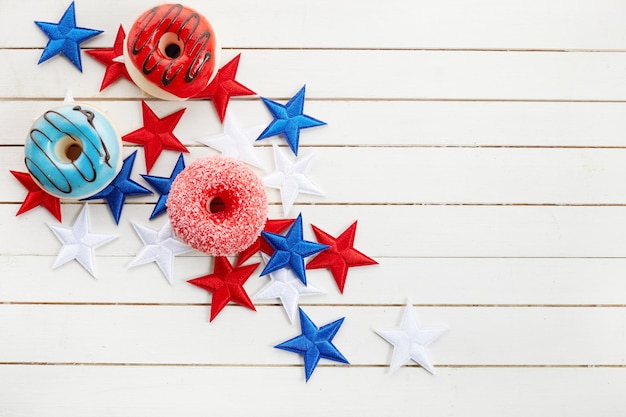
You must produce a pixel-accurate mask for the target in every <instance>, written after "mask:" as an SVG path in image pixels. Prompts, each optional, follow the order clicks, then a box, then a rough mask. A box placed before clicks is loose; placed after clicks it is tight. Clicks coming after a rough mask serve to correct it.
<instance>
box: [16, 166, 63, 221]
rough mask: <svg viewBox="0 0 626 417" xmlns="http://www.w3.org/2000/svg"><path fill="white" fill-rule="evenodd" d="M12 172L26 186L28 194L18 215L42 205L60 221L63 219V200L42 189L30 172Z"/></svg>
mask: <svg viewBox="0 0 626 417" xmlns="http://www.w3.org/2000/svg"><path fill="white" fill-rule="evenodd" d="M11 174H13V176H14V177H15V178H16V179H17V180H18V181H19V182H20V183H21V184H22V185H23V186H24V188H26V190H27V191H28V194H26V197H25V198H24V202H23V203H22V205H21V206H20V209H19V210H18V211H17V214H16V216H19V215H20V214H22V213H26V212H27V211H28V210H32V209H34V208H35V207H39V206H42V207H43V208H45V209H46V210H48V211H49V212H50V213H51V214H52V215H53V216H54V217H55V218H56V219H57V220H58V221H61V200H59V198H58V197H55V196H53V195H52V194H48V193H47V192H45V191H44V190H42V189H41V188H40V187H39V185H37V183H36V182H35V180H34V179H33V177H31V176H30V174H29V173H28V172H17V171H11Z"/></svg>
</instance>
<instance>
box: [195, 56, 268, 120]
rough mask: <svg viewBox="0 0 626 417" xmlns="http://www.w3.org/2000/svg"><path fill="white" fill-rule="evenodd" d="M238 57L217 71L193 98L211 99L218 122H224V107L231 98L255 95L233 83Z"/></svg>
mask: <svg viewBox="0 0 626 417" xmlns="http://www.w3.org/2000/svg"><path fill="white" fill-rule="evenodd" d="M239 57H241V54H239V55H237V56H236V57H234V58H233V59H231V60H230V61H229V62H228V63H227V64H226V65H224V66H223V67H222V68H220V69H219V71H217V74H216V75H215V78H213V81H211V82H210V83H209V85H207V86H206V88H205V89H204V90H202V91H201V92H200V94H198V95H197V96H196V97H194V98H200V99H211V101H212V102H213V107H215V111H217V115H218V116H219V118H220V122H224V116H225V115H226V107H227V106H228V102H229V101H230V98H231V97H236V96H251V95H253V94H256V93H255V92H254V91H252V90H250V89H249V88H248V87H245V86H244V85H242V84H241V83H239V82H238V81H235V76H236V75H237V67H238V66H239Z"/></svg>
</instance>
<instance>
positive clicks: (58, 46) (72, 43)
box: [35, 2, 102, 72]
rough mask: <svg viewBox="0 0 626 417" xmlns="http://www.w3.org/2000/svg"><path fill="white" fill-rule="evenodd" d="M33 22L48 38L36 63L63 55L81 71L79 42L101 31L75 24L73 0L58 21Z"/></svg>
mask: <svg viewBox="0 0 626 417" xmlns="http://www.w3.org/2000/svg"><path fill="white" fill-rule="evenodd" d="M35 24H36V25H37V26H38V27H39V29H41V30H42V31H43V33H45V34H46V36H47V37H48V38H49V40H48V44H47V45H46V47H45V48H44V50H43V53H42V54H41V58H39V62H37V64H41V63H42V62H44V61H47V60H49V59H50V58H52V57H53V56H55V55H58V54H61V55H65V57H67V59H69V60H70V62H71V63H72V64H74V66H75V67H76V68H78V69H79V70H80V72H82V71H83V66H82V63H81V61H80V44H81V42H84V41H86V40H87V39H90V38H93V37H94V36H96V35H99V34H101V33H102V31H101V30H96V29H87V28H81V27H77V26H76V14H75V13H74V2H72V4H70V5H69V7H68V8H67V10H65V13H63V17H61V20H59V23H50V22H37V21H35Z"/></svg>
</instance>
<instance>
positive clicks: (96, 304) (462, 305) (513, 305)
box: [0, 301, 626, 308]
mask: <svg viewBox="0 0 626 417" xmlns="http://www.w3.org/2000/svg"><path fill="white" fill-rule="evenodd" d="M0 304H2V305H5V306H10V305H15V306H89V307H110V306H119V307H203V308H204V307H208V306H210V305H211V303H156V302H155V303H146V302H113V301H111V302H109V301H102V302H99V301H95V302H88V301H0ZM299 305H300V306H303V307H331V308H340V307H341V308H343V307H349V308H351V307H358V308H362V307H368V308H389V307H394V308H396V307H397V308H403V307H405V306H406V303H379V304H374V303H318V304H314V303H300V304H299ZM412 305H413V307H428V308H432V307H436V308H626V304H617V303H616V304H612V303H590V304H576V303H563V304H556V303H536V304H535V303H511V304H503V303H497V304H496V303H412ZM233 307H240V306H233ZM255 307H262V308H266V307H272V308H273V307H282V304H280V303H270V302H267V303H258V304H256V305H255Z"/></svg>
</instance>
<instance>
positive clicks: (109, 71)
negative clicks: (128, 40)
mask: <svg viewBox="0 0 626 417" xmlns="http://www.w3.org/2000/svg"><path fill="white" fill-rule="evenodd" d="M125 37H126V33H124V28H123V27H122V25H120V28H119V29H118V30H117V36H116V37H115V43H114V44H113V48H106V49H91V50H89V51H85V52H87V54H88V55H89V56H90V57H92V58H94V59H95V60H97V61H98V62H100V63H101V64H103V65H105V66H106V67H107V68H106V70H105V71H104V78H103V79H102V85H101V86H100V91H102V90H104V89H105V88H107V87H108V86H110V85H111V84H113V83H114V82H115V81H117V80H118V79H120V78H122V77H124V78H126V79H127V80H128V81H130V82H131V83H132V82H133V80H132V79H131V78H130V75H128V70H127V69H126V65H125V64H124V62H118V61H115V59H116V58H119V57H121V56H123V55H124V38H125Z"/></svg>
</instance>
